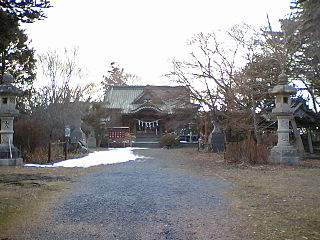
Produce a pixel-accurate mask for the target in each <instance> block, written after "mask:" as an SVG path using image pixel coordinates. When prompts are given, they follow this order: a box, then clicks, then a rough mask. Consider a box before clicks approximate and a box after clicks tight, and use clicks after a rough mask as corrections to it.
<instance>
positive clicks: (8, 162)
mask: <svg viewBox="0 0 320 240" xmlns="http://www.w3.org/2000/svg"><path fill="white" fill-rule="evenodd" d="M22 165H23V159H22V158H12V159H11V158H4V159H0V166H22Z"/></svg>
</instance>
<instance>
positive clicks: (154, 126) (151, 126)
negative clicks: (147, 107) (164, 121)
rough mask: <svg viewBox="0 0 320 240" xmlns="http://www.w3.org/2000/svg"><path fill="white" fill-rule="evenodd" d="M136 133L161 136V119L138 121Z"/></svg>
mask: <svg viewBox="0 0 320 240" xmlns="http://www.w3.org/2000/svg"><path fill="white" fill-rule="evenodd" d="M136 133H137V134H152V135H159V134H160V133H161V132H160V119H157V120H154V121H144V120H140V119H137V120H136Z"/></svg>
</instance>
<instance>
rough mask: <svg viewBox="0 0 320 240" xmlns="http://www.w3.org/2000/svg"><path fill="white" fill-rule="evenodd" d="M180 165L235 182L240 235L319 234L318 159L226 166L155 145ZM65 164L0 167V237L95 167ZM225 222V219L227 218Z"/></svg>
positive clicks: (232, 195)
mask: <svg viewBox="0 0 320 240" xmlns="http://www.w3.org/2000/svg"><path fill="white" fill-rule="evenodd" d="M154 151H158V152H159V153H160V154H166V155H168V156H170V157H171V158H172V159H174V161H173V162H172V163H173V164H170V166H169V165H168V168H172V167H174V168H181V169H185V170H187V171H190V172H192V173H196V174H199V175H201V176H208V177H210V176H214V177H219V178H222V179H225V180H227V181H228V182H231V183H232V184H233V187H232V188H231V190H228V191H226V192H224V195H225V196H227V197H228V199H229V211H230V212H231V213H232V214H233V215H234V216H235V217H236V218H237V219H238V221H237V222H238V223H239V224H238V225H237V234H238V235H239V238H242V239H320V185H319V183H320V164H319V163H320V160H306V161H302V162H301V164H300V165H299V166H278V165H258V166H246V165H230V164H226V163H224V161H223V155H221V154H213V153H198V152H197V150H196V149H170V150H164V149H154ZM105 167H112V166H103V167H102V166H101V167H94V168H90V169H65V168H46V169H45V168H27V167H1V168H0V239H1V238H5V237H8V234H6V233H7V232H8V231H9V230H10V228H12V227H13V226H17V225H18V226H19V225H24V224H26V223H27V222H30V221H31V222H32V221H33V219H36V218H37V215H38V214H40V213H39V209H41V206H43V205H46V204H53V202H54V201H57V199H59V197H60V196H61V195H63V192H64V190H65V189H68V186H69V184H70V183H72V182H74V181H77V180H78V179H79V177H80V176H83V175H84V174H88V173H90V172H93V171H96V170H98V169H101V168H105ZM226 224H227V223H226Z"/></svg>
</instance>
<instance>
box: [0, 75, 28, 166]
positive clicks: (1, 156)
mask: <svg viewBox="0 0 320 240" xmlns="http://www.w3.org/2000/svg"><path fill="white" fill-rule="evenodd" d="M12 83H13V76H12V75H11V74H9V73H4V74H3V76H2V84H1V85H0V119H1V130H0V134H1V143H0V166H18V165H22V164H23V160H22V158H20V156H19V150H18V149H17V148H16V147H15V146H14V145H13V133H14V131H13V119H14V117H15V116H17V115H18V114H19V111H18V110H17V109H16V97H17V96H22V94H23V92H22V91H21V90H20V89H18V88H17V87H15V86H13V85H12Z"/></svg>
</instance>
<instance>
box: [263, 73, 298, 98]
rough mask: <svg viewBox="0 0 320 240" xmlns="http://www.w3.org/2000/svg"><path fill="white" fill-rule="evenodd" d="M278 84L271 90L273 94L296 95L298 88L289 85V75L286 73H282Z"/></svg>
mask: <svg viewBox="0 0 320 240" xmlns="http://www.w3.org/2000/svg"><path fill="white" fill-rule="evenodd" d="M278 80H279V82H278V84H277V85H276V86H274V88H273V89H272V90H271V91H270V92H269V93H270V94H271V95H287V96H290V95H295V94H296V93H297V90H296V89H295V88H294V87H292V86H290V85H288V76H287V75H286V74H284V73H281V74H280V75H279V77H278Z"/></svg>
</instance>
